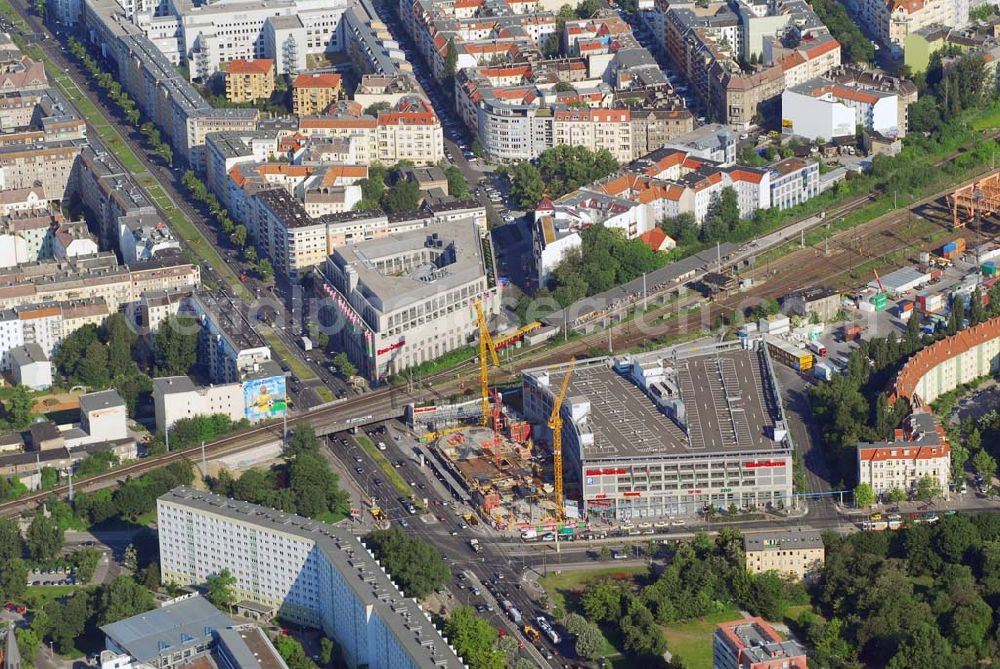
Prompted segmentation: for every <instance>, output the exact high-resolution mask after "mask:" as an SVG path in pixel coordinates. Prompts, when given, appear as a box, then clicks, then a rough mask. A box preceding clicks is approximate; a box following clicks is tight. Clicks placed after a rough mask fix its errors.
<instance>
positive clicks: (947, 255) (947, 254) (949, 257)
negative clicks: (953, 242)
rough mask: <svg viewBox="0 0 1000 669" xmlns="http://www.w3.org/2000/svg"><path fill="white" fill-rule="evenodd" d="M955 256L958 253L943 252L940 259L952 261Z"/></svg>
mask: <svg viewBox="0 0 1000 669" xmlns="http://www.w3.org/2000/svg"><path fill="white" fill-rule="evenodd" d="M957 255H958V251H945V252H944V253H942V254H941V257H942V258H944V259H945V260H954V259H955V257H956V256H957Z"/></svg>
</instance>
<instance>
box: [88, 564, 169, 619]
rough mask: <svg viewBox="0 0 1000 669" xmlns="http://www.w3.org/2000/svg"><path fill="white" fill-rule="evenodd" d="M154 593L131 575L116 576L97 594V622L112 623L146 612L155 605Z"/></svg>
mask: <svg viewBox="0 0 1000 669" xmlns="http://www.w3.org/2000/svg"><path fill="white" fill-rule="evenodd" d="M155 605H156V604H155V602H154V601H153V595H152V594H151V593H150V592H149V590H146V588H144V587H142V586H141V585H139V584H138V583H136V582H135V581H134V580H133V579H132V577H131V576H126V575H124V574H122V575H119V576H116V577H115V579H114V580H113V581H111V583H108V584H107V585H105V586H103V587H102V588H101V589H100V593H99V594H98V596H97V611H98V614H97V624H98V625H110V624H111V623H115V622H118V621H119V620H124V619H125V618H131V617H132V616H135V615H139V614H140V613H145V612H146V611H149V610H150V609H152V608H153V607H154V606H155Z"/></svg>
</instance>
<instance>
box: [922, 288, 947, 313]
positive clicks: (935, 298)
mask: <svg viewBox="0 0 1000 669" xmlns="http://www.w3.org/2000/svg"><path fill="white" fill-rule="evenodd" d="M944 306H945V303H944V293H941V292H940V291H930V290H924V291H921V292H919V293H917V308H918V309H920V311H921V312H923V313H924V314H934V313H937V312H939V311H941V310H942V309H943V308H944Z"/></svg>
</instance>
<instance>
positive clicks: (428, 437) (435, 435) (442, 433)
mask: <svg viewBox="0 0 1000 669" xmlns="http://www.w3.org/2000/svg"><path fill="white" fill-rule="evenodd" d="M464 429H465V426H464V425H456V426H454V427H446V428H444V429H442V430H437V431H436V432H428V433H427V434H425V435H424V436H423V437H421V441H424V442H427V443H430V442H432V441H434V440H435V439H440V438H441V437H446V436H448V435H449V434H454V433H456V432H461V431H462V430H464Z"/></svg>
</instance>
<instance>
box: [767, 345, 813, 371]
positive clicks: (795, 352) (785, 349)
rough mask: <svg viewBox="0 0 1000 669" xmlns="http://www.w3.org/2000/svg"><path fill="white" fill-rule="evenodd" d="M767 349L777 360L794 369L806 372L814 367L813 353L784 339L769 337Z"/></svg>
mask: <svg viewBox="0 0 1000 669" xmlns="http://www.w3.org/2000/svg"><path fill="white" fill-rule="evenodd" d="M767 350H768V352H769V353H770V354H771V357H773V358H774V359H775V360H777V361H778V362H780V363H781V364H783V365H788V366H789V367H791V368H792V369H797V370H799V371H800V372H805V371H808V370H810V369H812V366H813V354H812V353H810V352H809V351H807V350H805V349H803V348H801V347H799V346H796V345H795V344H793V343H792V342H789V341H785V340H784V339H776V338H773V337H768V338H767Z"/></svg>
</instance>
